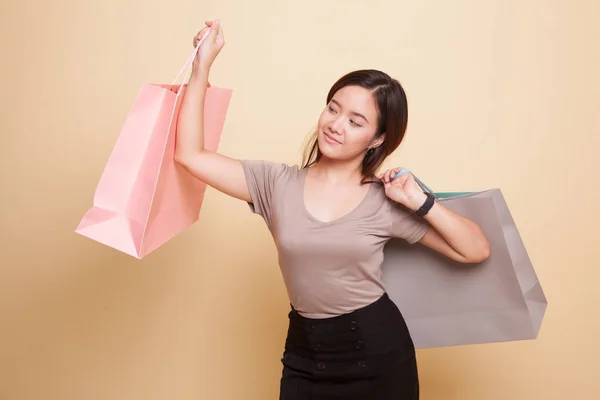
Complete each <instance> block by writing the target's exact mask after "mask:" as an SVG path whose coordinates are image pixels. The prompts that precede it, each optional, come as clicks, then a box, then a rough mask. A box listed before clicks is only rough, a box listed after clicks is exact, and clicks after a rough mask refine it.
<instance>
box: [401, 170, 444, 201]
mask: <svg viewBox="0 0 600 400" xmlns="http://www.w3.org/2000/svg"><path fill="white" fill-rule="evenodd" d="M404 174H411V175H412V176H413V178H415V182H417V185H419V187H420V188H421V189H422V190H423V191H424V192H428V193H430V194H431V195H432V196H433V197H435V198H436V199H437V196H436V194H435V193H434V192H433V190H431V189H430V188H429V186H427V185H426V184H425V183H424V182H423V181H422V180H420V179H419V178H417V177H416V176H415V174H413V173H412V171H411V170H409V169H407V168H402V169H401V170H400V171H398V172H397V173H396V174H395V175H394V177H393V178H392V180H394V179H396V178H399V177H400V176H401V175H404Z"/></svg>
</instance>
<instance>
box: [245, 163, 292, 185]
mask: <svg viewBox="0 0 600 400" xmlns="http://www.w3.org/2000/svg"><path fill="white" fill-rule="evenodd" d="M240 161H241V163H242V165H243V167H244V169H245V170H246V171H248V172H251V173H252V174H253V175H256V176H260V177H262V178H263V179H266V180H268V181H272V182H278V181H282V180H283V181H286V180H290V179H295V178H297V177H299V176H300V174H301V173H302V171H303V169H302V168H301V167H300V166H299V165H297V164H288V163H285V162H281V161H271V160H261V159H242V160H240Z"/></svg>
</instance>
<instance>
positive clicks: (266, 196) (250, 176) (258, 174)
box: [241, 160, 286, 226]
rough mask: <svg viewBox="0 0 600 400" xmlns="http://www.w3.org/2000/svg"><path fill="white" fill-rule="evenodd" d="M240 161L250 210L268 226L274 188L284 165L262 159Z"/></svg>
mask: <svg viewBox="0 0 600 400" xmlns="http://www.w3.org/2000/svg"><path fill="white" fill-rule="evenodd" d="M241 163H242V167H243V168H244V175H245V178H246V184H247V185H248V191H249V192H250V197H251V199H252V201H251V202H249V203H248V205H249V206H250V210H251V211H252V212H253V213H255V214H258V215H260V216H262V217H263V219H264V220H265V222H266V223H267V225H269V226H270V225H271V216H272V215H271V214H272V203H273V192H274V188H275V186H276V183H277V180H278V179H279V177H280V176H281V175H282V173H283V172H284V170H285V167H286V166H285V164H281V163H275V162H269V161H263V160H242V161H241Z"/></svg>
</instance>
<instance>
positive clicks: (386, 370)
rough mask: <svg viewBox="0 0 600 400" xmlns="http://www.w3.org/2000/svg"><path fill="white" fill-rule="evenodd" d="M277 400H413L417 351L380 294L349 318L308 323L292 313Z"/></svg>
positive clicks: (416, 394)
mask: <svg viewBox="0 0 600 400" xmlns="http://www.w3.org/2000/svg"><path fill="white" fill-rule="evenodd" d="M281 361H282V363H283V372H282V377H281V389H280V397H279V398H280V400H309V399H310V400H334V399H335V400H340V399H347V400H380V399H381V400H384V399H385V400H417V399H418V398H419V379H418V373H417V362H416V358H415V348H414V344H413V342H412V339H411V337H410V334H409V332H408V328H407V326H406V323H405V321H404V318H403V316H402V314H401V313H400V311H399V310H398V308H397V307H396V305H395V304H394V302H392V301H391V299H390V298H389V297H388V295H387V294H384V295H383V296H382V297H381V298H380V299H378V300H377V301H376V302H374V303H372V304H370V305H368V306H366V307H363V308H361V309H359V310H356V311H353V312H351V313H348V314H344V315H340V316H336V317H332V318H325V319H311V318H305V317H303V316H301V315H300V314H299V313H298V312H297V311H296V310H294V309H293V308H292V310H291V311H290V313H289V328H288V334H287V338H286V344H285V351H284V353H283V358H282V360H281Z"/></svg>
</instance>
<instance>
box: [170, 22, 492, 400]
mask: <svg viewBox="0 0 600 400" xmlns="http://www.w3.org/2000/svg"><path fill="white" fill-rule="evenodd" d="M206 25H207V26H206V27H205V28H204V29H202V30H201V31H200V32H199V33H198V35H197V36H196V37H194V46H195V45H196V44H197V41H198V39H199V38H200V37H202V36H203V35H204V33H205V32H206V30H207V29H209V28H210V27H212V29H211V31H210V33H209V34H208V36H207V37H206V39H205V40H204V42H203V43H202V44H201V45H200V48H199V50H198V57H197V58H196V60H195V61H194V65H193V72H192V75H191V77H190V81H189V83H188V89H187V92H186V94H185V97H184V99H183V104H182V107H181V111H180V115H179V117H178V131H177V140H176V152H175V158H176V160H177V162H178V163H180V164H181V165H182V166H183V167H184V168H186V169H187V170H188V171H189V172H190V173H192V174H193V175H195V176H196V177H198V178H199V179H201V180H202V181H204V182H206V184H208V185H210V186H212V187H214V188H215V189H217V190H219V191H221V192H223V193H226V194H228V195H230V196H233V197H236V198H238V199H240V200H243V201H246V202H248V204H249V205H250V207H251V210H252V211H253V212H255V213H257V214H259V215H261V216H262V217H263V218H264V220H265V222H266V223H267V225H268V227H269V229H270V231H271V233H272V235H273V238H274V240H275V243H276V245H277V250H278V253H279V263H280V267H281V271H282V274H283V278H284V282H285V285H286V288H287V291H288V294H289V297H290V303H291V305H292V309H291V311H290V313H289V329H288V335H287V339H286V344H285V349H284V352H283V358H282V363H283V372H282V378H281V389H280V399H282V400H299V399H322V400H324V399H369V400H377V399H386V400H393V399H418V396H419V381H418V375H417V363H416V359H415V348H414V345H413V342H412V340H411V337H410V334H409V332H408V329H407V327H406V324H405V321H404V319H403V317H402V314H401V313H400V311H399V310H398V308H397V307H396V306H395V304H394V303H393V302H392V301H391V300H390V298H389V297H388V295H387V294H386V292H385V288H384V287H383V285H382V282H381V270H380V266H381V263H382V260H383V247H384V245H385V243H386V242H387V241H388V240H389V239H390V238H403V239H405V240H407V241H408V242H409V243H417V242H419V243H421V244H422V245H425V246H428V247H430V248H432V249H435V250H436V251H438V252H440V253H441V254H444V255H446V256H447V257H449V258H451V259H453V260H456V261H459V262H463V263H476V262H480V261H483V260H484V259H486V257H488V255H489V251H490V250H489V244H488V242H487V240H486V238H485V236H484V235H483V233H482V231H481V230H480V228H479V227H478V226H477V225H476V224H475V223H473V222H472V221H470V220H468V219H466V218H464V217H462V216H461V215H458V214H456V213H454V212H452V211H450V210H448V209H447V208H445V207H444V206H443V205H441V204H439V203H436V202H435V201H433V199H431V198H429V197H428V196H427V195H426V194H424V193H423V191H421V190H420V189H419V186H418V185H417V184H416V182H415V180H414V178H413V177H412V176H411V175H410V174H403V175H401V176H400V177H398V178H396V179H392V178H393V177H394V175H395V174H396V173H397V172H398V171H399V169H391V170H388V171H387V172H385V173H383V174H379V175H376V171H377V169H378V168H379V167H380V166H381V164H382V163H383V161H384V160H385V158H386V157H387V156H388V155H390V154H391V153H392V152H393V151H394V150H395V149H396V148H397V147H398V146H399V145H400V142H401V141H402V138H403V136H404V132H405V130H406V124H407V102H406V97H405V94H404V91H403V89H402V87H401V86H400V84H399V83H398V82H397V81H396V80H393V79H392V78H390V77H389V76H387V75H386V74H384V73H382V72H380V71H374V70H365V71H355V72H352V73H350V74H348V75H346V76H344V77H342V78H341V79H340V80H339V81H338V82H336V83H335V84H334V86H333V87H332V88H331V90H330V92H329V95H328V97H327V104H326V107H325V108H324V110H323V112H322V114H321V116H320V118H319V121H318V128H317V132H316V133H315V136H314V142H313V143H312V146H311V147H310V148H309V150H308V151H307V155H306V157H305V160H304V163H303V166H302V167H301V168H299V167H297V166H288V165H285V164H281V163H274V162H268V161H250V160H235V159H232V158H228V157H226V156H223V155H221V154H217V153H214V152H210V151H207V150H204V146H203V113H202V112H199V110H203V109H204V97H205V93H206V87H207V83H208V75H209V71H210V67H211V65H212V63H213V61H214V59H215V58H216V56H217V54H218V53H219V52H220V50H221V49H222V47H223V45H224V40H223V32H222V29H221V27H220V24H219V22H218V21H215V22H207V23H206Z"/></svg>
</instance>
